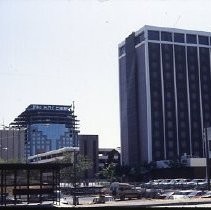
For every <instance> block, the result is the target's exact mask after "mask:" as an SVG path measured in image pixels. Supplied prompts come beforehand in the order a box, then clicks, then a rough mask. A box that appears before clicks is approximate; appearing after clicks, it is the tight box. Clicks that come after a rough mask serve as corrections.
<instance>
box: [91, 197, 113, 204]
mask: <svg viewBox="0 0 211 210" xmlns="http://www.w3.org/2000/svg"><path fill="white" fill-rule="evenodd" d="M110 201H114V198H113V197H112V196H110V195H99V196H97V197H94V198H93V200H92V202H91V203H94V204H97V203H105V202H110Z"/></svg>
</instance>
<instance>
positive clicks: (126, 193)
mask: <svg viewBox="0 0 211 210" xmlns="http://www.w3.org/2000/svg"><path fill="white" fill-rule="evenodd" d="M110 189H111V192H112V196H113V197H114V199H120V200H125V198H128V199H132V198H141V192H140V191H139V190H137V189H135V186H133V185H130V184H128V183H119V182H114V183H112V184H111V186H110Z"/></svg>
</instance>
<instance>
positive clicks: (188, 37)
mask: <svg viewBox="0 0 211 210" xmlns="http://www.w3.org/2000/svg"><path fill="white" fill-rule="evenodd" d="M186 41H187V43H190V44H197V40H196V35H193V34H187V35H186Z"/></svg>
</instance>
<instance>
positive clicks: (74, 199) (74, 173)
mask: <svg viewBox="0 0 211 210" xmlns="http://www.w3.org/2000/svg"><path fill="white" fill-rule="evenodd" d="M74 111H75V104H74V101H73V114H72V117H73V118H72V120H73V131H72V132H73V148H74V149H73V176H74V178H73V179H74V180H73V187H74V190H73V205H74V206H76V205H77V197H76V194H75V191H76V151H75V147H76V135H75V116H74Z"/></svg>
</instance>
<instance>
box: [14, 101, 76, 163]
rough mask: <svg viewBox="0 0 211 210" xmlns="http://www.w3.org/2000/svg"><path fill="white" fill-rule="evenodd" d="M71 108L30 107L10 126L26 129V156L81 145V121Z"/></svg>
mask: <svg viewBox="0 0 211 210" xmlns="http://www.w3.org/2000/svg"><path fill="white" fill-rule="evenodd" d="M76 118H77V116H76V115H75V114H74V103H73V104H72V105H68V106H66V105H43V104H31V105H29V106H28V107H27V108H26V110H25V111H24V112H22V113H21V114H20V115H19V116H18V117H16V118H15V119H14V121H13V122H12V123H10V127H12V128H21V129H25V154H26V160H27V157H29V156H32V155H36V154H40V153H44V152H48V151H51V150H56V149H59V148H63V147H76V146H78V133H79V130H78V120H77V119H76Z"/></svg>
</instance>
